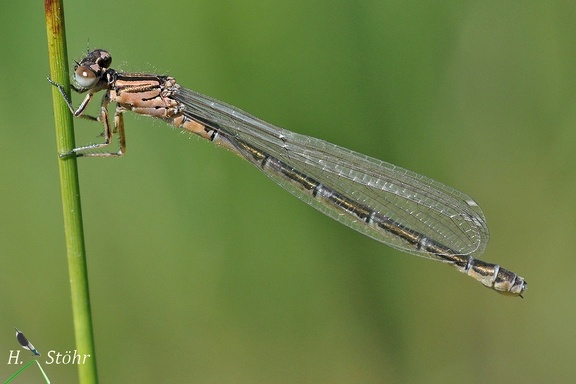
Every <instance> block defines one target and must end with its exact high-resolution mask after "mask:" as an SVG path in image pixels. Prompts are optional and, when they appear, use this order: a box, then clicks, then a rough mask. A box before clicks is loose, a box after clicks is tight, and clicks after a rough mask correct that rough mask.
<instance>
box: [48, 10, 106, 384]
mask: <svg viewBox="0 0 576 384" xmlns="http://www.w3.org/2000/svg"><path fill="white" fill-rule="evenodd" d="M62 2H63V0H45V1H44V6H45V11H46V29H47V35H48V54H49V60H50V77H51V78H52V79H53V80H54V81H55V82H57V83H59V84H62V85H63V86H64V88H65V89H66V90H67V92H68V93H69V92H70V82H69V80H68V73H69V72H68V56H67V53H66V35H65V29H64V5H63V4H62ZM51 88H52V99H53V103H54V121H55V124H56V143H57V151H58V153H69V152H70V150H71V149H72V148H73V147H74V126H73V123H72V115H71V113H70V110H69V109H68V107H67V105H66V103H65V102H64V100H63V99H62V96H61V95H60V93H59V92H58V89H57V88H56V87H53V86H51ZM58 168H59V171H60V188H61V195H62V207H63V211H64V232H65V236H66V250H67V257H68V273H69V276H70V289H71V293H72V312H73V317H74V333H75V337H76V348H77V350H78V353H79V354H88V355H90V358H88V359H86V363H85V364H78V375H79V382H80V383H81V384H87V383H97V382H98V376H97V372H96V354H95V350H94V336H93V331H92V317H91V313H90V293H89V289H88V274H87V267H86V253H85V247H84V233H83V228H82V211H81V206H80V188H79V181H78V168H77V163H76V157H75V156H67V157H65V158H59V161H58Z"/></svg>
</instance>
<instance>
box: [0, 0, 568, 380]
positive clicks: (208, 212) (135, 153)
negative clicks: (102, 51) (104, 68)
mask: <svg viewBox="0 0 576 384" xmlns="http://www.w3.org/2000/svg"><path fill="white" fill-rule="evenodd" d="M43 16H44V14H43V4H42V2H40V1H35V2H33V1H16V0H4V1H2V4H1V5H0V31H1V32H2V39H0V52H1V54H0V63H1V67H0V68H1V71H0V76H1V78H0V82H1V83H2V85H3V86H2V91H0V109H1V110H0V116H1V118H0V146H1V147H0V148H1V150H0V156H1V159H0V162H1V166H0V172H1V173H0V180H1V194H0V215H1V220H0V256H1V258H0V262H1V264H0V271H1V278H0V288H1V296H0V300H1V301H0V303H1V307H0V308H1V313H2V316H0V362H1V361H5V362H6V361H8V357H9V354H10V352H9V351H10V350H16V349H18V345H17V344H16V340H15V338H14V331H13V327H15V326H17V327H19V328H20V329H21V330H22V331H23V332H24V333H25V334H26V335H27V336H28V337H29V339H30V340H31V341H32V342H33V343H34V344H35V346H36V347H37V348H38V349H39V350H40V351H41V352H43V353H44V356H43V357H42V359H41V361H45V358H46V353H47V351H49V350H56V351H60V352H62V353H64V352H65V351H68V350H73V349H74V335H73V329H72V317H71V309H70V298H69V287H68V276H67V265H66V256H65V247H64V237H63V228H62V214H61V205H60V197H59V193H60V192H59V182H58V174H57V161H58V159H57V157H56V150H55V138H54V127H53V125H54V123H53V114H52V109H51V108H52V98H51V89H50V86H49V84H48V83H47V82H46V80H45V79H46V76H47V75H48V70H49V68H48V59H47V48H46V33H45V26H44V21H43ZM575 19H576V6H575V4H574V2H573V1H567V0H566V1H547V2H542V1H522V2H518V1H515V2H509V1H507V2H502V1H462V0H459V1H436V2H426V1H382V0H378V1H357V0H356V1H314V2H310V1H290V2H286V1H267V2H262V1H248V0H242V1H234V2H232V1H227V2H219V1H184V0H182V1H170V0H166V1H162V2H158V1H149V0H141V1H138V2H134V1H130V2H129V1H117V0H116V1H112V0H100V1H97V2H94V1H70V2H68V4H67V8H66V23H67V32H68V47H69V54H70V60H71V61H72V60H73V59H80V58H81V56H82V54H83V53H84V52H85V50H86V46H87V43H88V42H89V46H90V48H106V49H108V50H110V51H111V53H112V55H113V57H114V63H113V64H114V65H113V67H114V68H116V69H119V70H125V71H150V72H159V73H167V74H171V75H172V76H174V77H176V78H177V79H178V81H179V82H180V83H181V84H183V85H185V86H187V87H189V88H192V89H195V90H197V91H200V92H202V93H205V94H208V95H211V96H213V97H216V98H218V99H220V100H223V101H226V102H228V103H231V104H233V105H236V106H238V107H240V108H242V109H244V110H246V111H249V112H251V113H253V114H255V115H256V116H259V117H261V118H263V119H265V120H267V121H270V122H272V123H274V124H276V125H279V126H282V127H286V128H288V129H291V130H294V131H297V132H300V133H304V134H308V135H311V136H315V137H320V138H323V139H326V140H328V141H331V142H334V143H336V144H339V145H342V146H345V147H348V148H351V149H354V150H357V151H359V152H362V153H365V154H368V155H371V156H374V157H377V158H380V159H383V160H386V161H389V162H392V163H394V164H397V165H400V166H403V167H405V168H408V169H411V170H414V171H417V172H419V173H421V174H424V175H427V176H430V177H432V178H435V179H437V180H440V181H442V182H444V183H446V184H448V185H451V186H454V187H455V188H458V189H460V190H462V191H464V192H466V193H468V194H470V195H471V196H473V197H474V198H475V199H476V200H477V201H478V202H479V203H480V204H481V206H482V207H483V209H484V212H485V214H486V217H487V219H488V224H489V226H490V230H491V236H492V237H491V243H490V245H489V247H488V249H487V251H486V254H485V259H486V260H489V261H492V262H495V263H500V264H501V265H503V266H504V267H506V268H510V269H512V270H514V271H516V272H517V273H518V274H520V275H522V276H524V277H525V278H526V279H527V281H528V282H529V289H528V291H527V292H526V295H525V299H524V300H521V299H517V298H508V297H504V296H500V295H498V294H496V293H494V292H492V291H490V290H488V289H484V288H483V287H482V286H481V285H479V284H478V283H476V282H474V281H473V280H472V279H470V278H468V277H466V276H464V275H461V274H459V273H457V272H456V271H454V270H453V269H451V268H449V267H447V266H443V265H441V264H439V263H433V262H430V261H427V260H424V259H420V258H417V257H412V256H406V255H403V254H401V253H399V252H397V251H394V250H392V249H389V248H387V247H385V246H382V245H381V244H379V243H377V242H375V241H373V240H370V239H368V238H365V237H363V236H362V235H359V234H357V233H355V232H354V231H352V230H349V229H348V228H346V227H344V226H342V225H340V224H338V223H337V222H334V221H332V220H330V219H329V218H327V217H324V216H323V215H322V214H320V213H318V212H316V211H315V210H313V209H311V208H309V207H308V206H306V205H305V204H303V203H301V202H300V201H298V200H297V199H295V198H294V197H292V196H291V195H290V194H289V193H287V192H285V191H283V190H282V189H281V188H279V187H278V186H276V185H275V184H274V183H273V182H271V181H270V180H268V179H267V178H266V177H265V176H264V175H262V174H261V173H260V172H258V170H256V169H255V168H254V167H252V166H251V165H249V164H248V163H247V162H244V161H241V160H240V159H239V158H237V157H235V156H234V155H232V154H230V153H228V152H227V151H225V150H222V149H218V148H216V147H214V146H213V145H212V144H211V143H208V142H204V141H202V140H200V139H197V138H196V137H191V136H189V135H188V134H181V133H179V132H178V131H177V130H175V129H173V128H171V127H168V126H165V125H164V124H163V123H162V122H158V121H153V120H151V119H147V118H141V117H135V116H133V115H128V116H126V125H127V137H128V155H127V156H125V157H124V158H122V159H81V160H80V177H81V191H82V203H83V209H84V220H85V229H86V243H87V249H88V262H89V264H88V267H89V273H90V287H91V295H92V311H93V315H94V326H95V335H96V348H97V354H98V355H97V361H98V369H99V376H100V379H101V382H102V383H127V382H141V383H157V382H190V383H192V382H194V383H423V382H425V383H487V382H493V383H503V382H524V383H541V382H568V381H572V380H573V379H574V373H573V372H574V369H573V366H574V361H575V359H576V330H575V329H576V306H575V299H574V297H575V291H574V288H575V278H574V269H575V268H576V257H575V255H574V241H575V239H576V234H575V230H576V214H575V213H576V212H575V208H574V207H575V203H574V201H575V196H576V170H575V165H576V152H575V151H574V146H575V144H576V131H575V129H574V127H575V124H576V98H575V96H576V92H575V89H576V87H575V85H576V84H575V83H576V81H575V76H574V63H575V62H576V44H574V36H575V34H576V23H575V22H574V20H575ZM79 101H80V98H78V97H76V98H75V104H76V105H77V104H78V103H79ZM76 132H77V142H78V143H80V144H84V143H88V142H92V141H94V140H95V137H96V135H97V134H98V133H99V132H100V127H98V126H96V125H94V124H91V123H90V122H85V121H77V122H76ZM24 352H25V351H22V353H21V357H26V358H27V355H26V353H27V352H26V353H24ZM44 367H45V368H46V370H47V372H48V374H49V376H50V378H51V379H52V381H53V382H69V383H73V382H76V380H77V379H76V367H74V366H66V365H60V366H55V365H44ZM15 371H16V369H15V366H13V365H7V364H6V363H0V379H2V381H3V380H5V379H6V378H7V377H8V375H9V374H11V373H13V372H15ZM24 376H25V378H26V379H25V380H26V381H27V382H40V381H41V378H40V375H39V373H38V372H37V370H35V369H29V370H28V371H26V374H25V375H23V377H24ZM571 379H572V380H571ZM23 381H24V379H22V382H23Z"/></svg>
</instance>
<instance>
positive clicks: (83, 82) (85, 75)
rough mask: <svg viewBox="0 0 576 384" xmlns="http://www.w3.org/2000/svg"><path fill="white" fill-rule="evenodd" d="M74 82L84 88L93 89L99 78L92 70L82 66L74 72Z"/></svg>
mask: <svg viewBox="0 0 576 384" xmlns="http://www.w3.org/2000/svg"><path fill="white" fill-rule="evenodd" d="M74 80H76V82H77V83H78V84H79V85H80V86H81V87H83V88H92V87H93V86H95V85H96V83H97V82H98V77H97V76H96V74H95V73H94V72H93V71H92V70H91V69H90V68H88V67H85V66H82V65H81V66H79V67H78V68H76V70H75V71H74Z"/></svg>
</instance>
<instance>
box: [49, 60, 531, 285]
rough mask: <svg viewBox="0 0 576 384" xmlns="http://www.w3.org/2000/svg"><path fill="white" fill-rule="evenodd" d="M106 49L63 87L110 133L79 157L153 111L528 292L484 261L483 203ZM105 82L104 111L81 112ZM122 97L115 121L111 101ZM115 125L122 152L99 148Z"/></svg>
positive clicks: (306, 195)
mask: <svg viewBox="0 0 576 384" xmlns="http://www.w3.org/2000/svg"><path fill="white" fill-rule="evenodd" d="M111 64H112V56H111V55H110V54H109V53H108V52H107V51H105V50H102V49H96V50H94V51H92V52H89V53H88V54H87V55H86V56H85V57H84V58H83V59H82V60H81V61H80V62H79V63H76V66H75V68H74V79H75V81H76V82H77V83H78V85H79V86H80V87H75V86H73V89H74V90H75V91H76V92H78V93H84V92H88V94H87V95H86V97H85V98H84V100H83V101H82V103H81V104H80V106H79V107H78V109H75V108H74V107H73V105H72V102H71V100H70V98H69V97H68V96H67V94H66V92H65V90H64V88H63V87H62V86H61V85H59V84H57V83H55V82H53V81H52V80H50V79H48V80H49V81H50V82H51V83H52V84H53V85H55V86H56V87H58V89H59V90H60V93H61V94H62V97H63V98H64V100H66V103H67V104H68V107H69V108H70V111H72V113H73V114H74V116H76V117H83V118H87V119H89V120H95V121H99V122H100V123H102V125H103V126H104V134H103V136H104V142H103V143H99V144H90V145H86V146H83V147H79V148H75V149H73V150H72V151H71V152H70V153H67V154H64V155H62V156H63V157H66V156H68V155H73V154H75V155H76V156H122V155H123V154H124V153H125V152H126V140H125V134H124V119H123V114H124V112H126V111H132V112H135V113H138V114H140V115H145V116H151V117H156V118H159V119H162V120H164V121H165V122H166V123H168V124H172V125H173V126H175V127H178V128H181V129H184V130H186V131H189V132H192V133H195V134H197V135H199V136H201V137H203V138H205V139H207V140H210V141H212V142H214V143H215V144H217V145H220V146H222V147H225V148H228V149H229V150H231V151H233V152H234V153H236V154H238V155H239V156H241V157H243V158H244V159H246V160H248V161H249V162H251V163H252V164H254V165H255V166H256V167H258V168H259V169H260V170H261V171H262V172H264V173H265V174H266V175H267V176H268V177H270V178H271V179H272V180H274V181H275V182H276V183H278V184H280V185H281V186H282V187H283V188H285V189H286V190H288V191H289V192H291V193H292V194H294V195H295V196H296V197H298V198H300V199H301V200H303V201H304V202H306V203H307V204H309V205H311V206H312V207H314V208H316V209H318V210H319V211H321V212H322V213H324V214H326V215H328V216H330V217H331V218H333V219H335V220H338V221H339V222H341V223H343V224H345V225H347V226H349V227H350V228H352V229H355V230H356V231H358V232H360V233H362V234H364V235H366V236H369V237H372V238H373V239H375V240H378V241H380V242H382V243H384V244H387V245H389V246H391V247H393V248H396V249H398V250H400V251H404V252H407V253H411V254H413V255H417V256H422V257H426V258H428V259H432V260H437V261H441V262H444V263H446V264H450V265H452V266H453V267H455V268H456V269H457V270H458V271H460V272H463V273H465V274H467V275H469V276H471V277H473V278H474V279H476V280H478V281H480V282H481V283H482V284H484V285H485V286H487V287H489V288H492V289H494V290H496V291H498V292H500V293H505V294H510V295H515V296H522V293H523V292H524V290H525V289H526V287H527V285H526V281H525V280H524V279H523V278H522V277H520V276H518V275H516V274H515V273H514V272H512V271H510V270H507V269H504V268H501V267H500V266H499V265H497V264H492V263H487V262H484V261H481V260H478V259H477V258H476V257H479V256H480V255H481V254H482V253H483V252H484V249H485V248H486V245H487V243H488V238H489V236H488V227H487V226H486V219H485V218H484V214H483V212H482V209H480V207H479V206H478V204H477V203H476V202H475V201H474V200H472V198H470V197H469V196H467V195H465V194H464V193H462V192H459V191H457V190H455V189H453V188H451V187H448V186H446V185H444V184H442V183H439V182H437V181H435V180H432V179H429V178H427V177H425V176H422V175H419V174H417V173H414V172H411V171H408V170H406V169H403V168H400V167H397V166H395V165H392V164H389V163H386V162H383V161H380V160H377V159H374V158H371V157H368V156H365V155H362V154H360V153H357V152H354V151H351V150H349V149H345V148H342V147H339V146H337V145H334V144H331V143H328V142H326V141H323V140H319V139H315V138H312V137H309V136H305V135H301V134H297V133H294V132H291V131H288V130H285V129H282V128H278V127H275V126H274V125H272V124H269V123H266V122H264V121H262V120H260V119H258V118H256V117H254V116H251V115H249V114H248V113H246V112H243V111H241V110H240V109H238V108H235V107H233V106H231V105H228V104H225V103H223V102H220V101H218V100H215V99H212V98H210V97H208V96H204V95H202V94H199V93H197V92H194V91H191V90H189V89H186V88H184V87H181V86H180V85H179V84H178V83H177V82H176V80H175V79H174V78H173V77H170V76H162V75H154V74H145V73H123V72H119V71H115V70H114V69H112V68H110V65H111ZM99 91H105V94H104V96H103V98H102V102H101V107H100V114H99V115H98V116H97V117H95V116H89V115H85V114H84V112H85V110H86V107H87V106H88V104H89V103H90V100H92V97H93V96H94V94H95V93H97V92H99ZM110 102H113V103H116V110H115V112H114V127H113V128H112V127H111V125H110V122H109V118H108V104H109V103H110ZM115 133H117V134H118V136H119V141H120V149H119V150H118V151H117V152H98V151H97V150H98V149H99V148H102V147H105V146H107V145H109V144H110V142H111V140H112V136H113V134H115Z"/></svg>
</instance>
